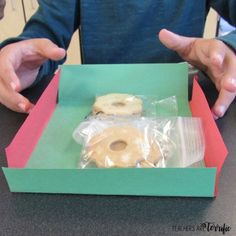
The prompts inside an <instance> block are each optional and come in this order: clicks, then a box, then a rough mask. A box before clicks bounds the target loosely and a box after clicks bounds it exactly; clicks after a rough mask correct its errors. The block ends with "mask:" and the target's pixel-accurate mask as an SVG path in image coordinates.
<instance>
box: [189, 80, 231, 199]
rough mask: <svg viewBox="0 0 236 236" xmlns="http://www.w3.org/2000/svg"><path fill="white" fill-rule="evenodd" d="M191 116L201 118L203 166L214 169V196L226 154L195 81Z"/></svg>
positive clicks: (203, 97)
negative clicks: (215, 171)
mask: <svg viewBox="0 0 236 236" xmlns="http://www.w3.org/2000/svg"><path fill="white" fill-rule="evenodd" d="M190 108H191V111H192V115H193V116H195V117H201V118H202V121H203V128H204V133H205V143H206V145H205V146H206V149H205V164H206V166H207V167H216V168H217V176H216V185H215V195H217V192H218V181H219V176H220V172H221V169H222V166H223V164H224V161H225V159H226V156H227V154H228V150H227V148H226V146H225V144H224V141H223V139H222V137H221V134H220V132H219V130H218V127H217V125H216V123H215V121H214V118H213V116H212V113H211V110H210V108H209V106H208V103H207V100H206V98H205V95H204V93H203V91H202V89H201V87H200V86H199V84H198V82H197V81H196V79H195V80H194V82H193V92H192V100H191V102H190Z"/></svg>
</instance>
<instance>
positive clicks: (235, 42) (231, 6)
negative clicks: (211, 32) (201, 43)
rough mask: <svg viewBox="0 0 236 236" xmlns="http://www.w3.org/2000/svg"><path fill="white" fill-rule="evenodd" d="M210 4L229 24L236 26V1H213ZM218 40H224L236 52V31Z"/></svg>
mask: <svg viewBox="0 0 236 236" xmlns="http://www.w3.org/2000/svg"><path fill="white" fill-rule="evenodd" d="M209 4H210V6H211V7H212V8H214V9H215V10H216V11H217V12H218V14H219V15H220V16H222V17H223V18H224V19H225V20H226V21H228V23H230V24H231V25H233V26H236V0H228V1H226V0H211V1H209ZM218 39H220V40H222V41H223V42H224V43H225V44H227V45H228V46H229V47H230V48H231V49H232V50H234V52H236V30H234V31H232V32H231V33H229V34H227V35H224V36H220V37H218Z"/></svg>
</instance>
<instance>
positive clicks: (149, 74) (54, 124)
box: [26, 64, 191, 169]
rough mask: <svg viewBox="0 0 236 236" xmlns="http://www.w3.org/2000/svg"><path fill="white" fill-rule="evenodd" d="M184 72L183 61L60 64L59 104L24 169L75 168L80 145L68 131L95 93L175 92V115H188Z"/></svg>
mask: <svg viewBox="0 0 236 236" xmlns="http://www.w3.org/2000/svg"><path fill="white" fill-rule="evenodd" d="M187 74H188V73H187V65H186V64H138V65H137V64H131V65H127V64H125V65H81V66H73V65H72V66H63V68H62V72H61V78H60V87H59V103H58V105H57V108H56V110H55V112H54V113H53V116H52V117H51V119H50V121H49V123H48V127H47V128H46V129H45V131H44V133H43V135H42V137H41V139H40V140H39V142H38V144H37V146H36V148H35V150H34V152H33V154H32V156H31V158H30V160H29V161H28V163H27V165H26V168H49V169H50V168H55V169H62V168H77V165H78V161H79V158H80V151H81V146H80V145H78V144H77V143H76V142H75V141H74V140H73V138H72V133H73V130H74V129H75V128H76V127H77V126H78V125H79V123H80V122H81V121H83V120H84V118H85V117H86V116H87V115H88V114H89V113H90V111H91V107H92V104H93V102H94V99H95V97H96V95H97V94H106V93H111V92H122V93H131V94H138V95H155V93H157V91H158V97H159V98H160V99H162V98H166V97H170V96H173V95H175V96H176V97H177V101H178V102H179V104H178V107H179V108H181V109H179V115H180V116H189V115H190V114H191V113H190V110H189V105H188V89H187V88H188V78H187ZM177 81H178V82H177ZM114 84H115V86H114ZM173 85H174V86H173Z"/></svg>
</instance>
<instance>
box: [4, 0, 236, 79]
mask: <svg viewBox="0 0 236 236" xmlns="http://www.w3.org/2000/svg"><path fill="white" fill-rule="evenodd" d="M39 3H40V6H39V9H38V11H37V12H36V14H35V15H33V17H32V18H31V19H30V20H29V21H28V23H27V24H26V27H25V29H24V31H23V33H22V34H21V35H20V36H18V37H16V38H11V39H8V40H6V41H5V42H3V43H2V45H1V46H4V45H6V44H8V43H11V42H15V41H19V40H23V39H30V38H48V39H50V40H52V41H53V42H54V43H56V44H57V45H58V46H60V47H63V48H68V46H69V43H70V39H71V36H72V34H73V33H74V31H75V30H76V29H78V28H79V29H80V38H81V50H82V61H83V63H89V64H93V63H100V64H104V63H149V62H150V63H153V62H163V63H165V62H179V61H181V58H180V57H179V56H178V55H177V53H175V52H173V51H171V50H169V49H167V48H165V47H164V46H163V45H162V44H161V43H160V41H159V39H158V36H157V34H158V32H159V31H160V30H161V29H162V28H167V29H169V30H172V31H173V32H175V33H178V34H180V35H184V36H189V37H202V34H203V29H204V24H205V20H206V16H207V13H208V11H209V8H210V6H212V7H213V8H214V9H215V10H217V11H218V13H219V14H220V15H222V16H223V17H224V18H225V19H226V20H227V21H229V23H231V24H232V25H236V0H228V1H226V0H211V1H210V0H209V1H207V0H198V1H195V0H120V1H118V0H80V1H79V0H69V1H68V0H60V1H58V0H39ZM221 40H223V41H224V42H225V43H226V44H227V45H229V46H230V47H232V48H233V49H235V48H236V32H233V33H231V34H230V35H227V36H224V37H222V38H221ZM62 62H63V61H61V62H59V63H62ZM57 66H58V62H53V61H48V62H47V63H45V64H44V65H43V66H42V68H41V69H40V73H39V76H38V79H40V78H41V77H42V76H44V75H48V74H51V73H52V72H53V71H54V70H55V69H56V67H57Z"/></svg>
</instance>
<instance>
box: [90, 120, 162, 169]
mask: <svg viewBox="0 0 236 236" xmlns="http://www.w3.org/2000/svg"><path fill="white" fill-rule="evenodd" d="M87 157H88V158H89V159H90V160H91V161H93V162H95V163H96V165H97V167H102V168H109V167H136V166H137V164H138V163H139V162H142V161H146V162H147V163H152V165H154V164H155V163H157V162H158V161H159V160H160V158H161V153H160V149H159V147H158V145H157V144H156V142H154V141H153V142H150V141H149V140H147V138H146V139H145V137H144V134H143V133H142V132H141V131H139V130H138V129H137V128H135V127H133V126H128V125H126V126H113V127H109V128H107V129H105V130H104V131H103V132H102V133H100V134H97V135H95V136H94V137H92V138H91V140H90V141H89V143H88V146H87Z"/></svg>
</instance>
